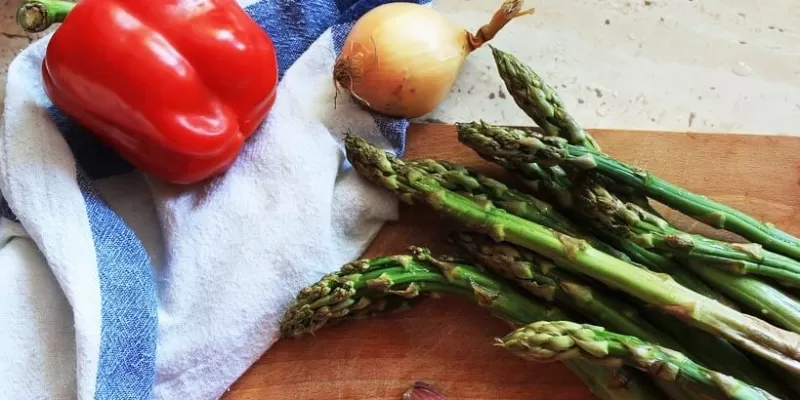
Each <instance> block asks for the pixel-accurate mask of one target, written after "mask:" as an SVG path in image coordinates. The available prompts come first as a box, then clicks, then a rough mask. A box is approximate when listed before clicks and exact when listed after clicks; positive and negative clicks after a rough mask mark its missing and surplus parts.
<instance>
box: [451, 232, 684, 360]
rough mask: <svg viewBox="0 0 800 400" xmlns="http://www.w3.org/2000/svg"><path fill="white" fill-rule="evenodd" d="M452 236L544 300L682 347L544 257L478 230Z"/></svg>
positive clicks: (625, 306) (630, 332)
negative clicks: (492, 238)
mask: <svg viewBox="0 0 800 400" xmlns="http://www.w3.org/2000/svg"><path fill="white" fill-rule="evenodd" d="M452 239H453V241H454V242H455V243H456V244H457V245H458V246H459V247H460V248H461V249H463V250H464V251H465V252H466V253H467V254H469V255H470V256H471V257H473V258H474V259H475V261H476V262H478V263H479V264H480V265H483V266H486V267H488V268H490V269H492V270H493V271H495V272H497V273H499V274H500V275H502V276H504V277H506V278H508V279H513V280H515V281H516V282H517V283H518V284H519V286H521V287H523V288H525V289H526V290H528V291H529V292H531V293H532V294H534V295H536V296H538V297H540V298H542V299H544V300H547V301H555V302H557V303H561V304H565V305H567V306H568V307H569V308H571V309H575V310H577V311H578V312H580V313H581V314H582V315H583V316H584V317H585V318H587V319H589V320H590V321H593V322H594V323H597V324H600V325H602V326H605V327H608V328H609V329H614V330H616V331H619V332H623V333H625V334H628V335H634V336H637V337H640V338H643V339H644V340H647V341H651V342H655V343H658V344H660V345H663V346H668V347H670V348H674V349H677V350H681V351H684V350H683V348H682V347H681V346H680V345H679V344H678V342H676V341H675V340H673V339H672V338H671V337H669V336H667V335H664V334H663V333H661V332H660V331H658V329H656V328H655V327H654V326H652V325H651V324H649V323H647V322H646V321H643V320H642V319H640V318H638V316H637V315H636V314H637V312H636V309H635V308H634V307H632V306H631V305H629V304H626V303H625V302H623V301H620V300H618V299H615V298H614V297H613V296H612V295H611V294H610V293H608V292H607V291H605V290H602V289H599V288H596V287H593V286H592V284H591V283H590V282H587V281H586V280H582V279H580V278H578V277H575V276H574V275H573V274H570V273H569V272H567V271H564V270H562V269H560V268H559V267H558V266H556V264H555V263H553V262H552V261H550V260H547V259H545V258H544V257H541V256H539V255H537V254H534V253H532V252H531V251H528V250H527V249H524V248H520V247H517V246H513V245H510V244H507V243H496V242H494V241H492V240H491V239H489V238H488V237H487V236H485V235H481V234H475V233H468V232H460V233H458V234H455V235H453V236H452Z"/></svg>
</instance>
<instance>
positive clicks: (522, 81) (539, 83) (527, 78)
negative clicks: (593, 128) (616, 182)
mask: <svg viewBox="0 0 800 400" xmlns="http://www.w3.org/2000/svg"><path fill="white" fill-rule="evenodd" d="M489 48H490V49H491V50H492V56H493V57H494V61H495V65H496V66H497V71H498V72H499V73H500V78H501V79H502V80H503V82H504V83H505V85H506V89H507V90H508V93H509V94H511V97H512V98H513V99H514V102H516V103H517V105H518V106H519V108H520V109H522V111H524V112H525V114H528V116H529V117H531V119H532V120H533V121H534V122H536V125H539V127H540V128H542V130H543V131H544V132H545V134H547V135H549V136H559V137H562V138H565V139H567V140H568V141H569V142H570V143H572V144H575V145H578V146H586V148H589V149H592V150H596V151H600V146H599V145H598V144H597V141H595V140H594V138H593V137H592V136H591V135H590V134H589V133H587V132H586V131H585V130H583V128H581V126H580V125H579V124H578V123H577V122H575V120H574V119H573V118H572V116H571V115H569V113H567V112H566V110H565V108H564V105H563V103H562V102H561V99H560V98H559V97H558V94H557V93H556V91H555V90H553V88H551V87H550V86H549V85H548V84H547V83H545V82H544V81H543V80H542V78H541V77H540V76H539V74H537V73H536V72H534V71H533V70H532V69H530V68H529V67H528V66H526V65H525V64H523V63H522V62H521V61H520V60H519V59H517V58H516V57H514V56H513V55H511V54H509V53H506V52H504V51H502V50H499V49H497V48H496V47H494V46H489Z"/></svg>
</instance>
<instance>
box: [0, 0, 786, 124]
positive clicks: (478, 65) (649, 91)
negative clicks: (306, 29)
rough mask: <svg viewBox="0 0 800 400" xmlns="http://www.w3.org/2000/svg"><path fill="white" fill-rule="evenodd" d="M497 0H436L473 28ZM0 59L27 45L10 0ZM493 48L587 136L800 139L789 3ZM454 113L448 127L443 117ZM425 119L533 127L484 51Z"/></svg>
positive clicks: (551, 27) (520, 29)
mask: <svg viewBox="0 0 800 400" xmlns="http://www.w3.org/2000/svg"><path fill="white" fill-rule="evenodd" d="M498 3H499V0H498V1H495V0H437V1H436V6H435V7H436V8H438V9H439V10H441V11H442V12H443V13H445V15H447V16H449V17H450V18H452V19H453V20H454V21H455V22H457V23H460V24H462V25H463V26H464V27H465V28H468V29H471V30H474V29H476V28H477V27H478V26H480V25H481V24H482V23H484V22H486V20H487V17H488V16H489V15H491V13H492V12H493V10H494V9H495V8H496V7H497V4H498ZM2 4H3V5H2V10H0V12H2V18H0V62H2V64H3V67H4V68H3V75H2V80H3V87H2V88H0V98H3V97H4V95H5V90H4V85H5V71H6V68H7V66H8V63H9V62H10V61H11V60H12V59H13V57H14V56H15V55H16V54H17V53H18V52H19V51H20V50H21V49H23V48H24V47H25V46H27V45H28V44H29V43H30V41H31V40H32V37H31V36H29V35H25V34H24V33H23V32H21V31H20V30H19V28H17V26H16V24H15V21H14V11H15V9H16V7H17V5H18V4H19V3H18V0H14V1H11V0H3V3H2ZM528 5H529V6H533V7H536V9H537V13H536V14H535V15H533V16H529V17H526V18H524V19H520V20H516V21H514V22H512V23H511V24H510V25H509V26H507V27H506V29H505V30H503V31H502V32H501V34H500V35H499V36H498V37H497V38H495V40H494V41H493V42H492V43H493V44H494V45H496V46H498V47H500V48H502V49H504V50H510V51H512V52H514V53H515V54H516V55H518V56H519V57H520V58H522V59H523V60H524V61H526V62H528V63H529V64H530V65H531V66H533V67H534V69H536V70H537V71H538V72H539V73H540V74H541V75H542V76H543V77H544V78H545V79H546V80H547V81H548V82H549V83H550V84H551V85H553V86H555V87H557V88H558V90H559V94H560V95H561V97H562V98H563V100H564V102H565V103H566V105H567V107H568V108H569V109H570V110H571V112H572V113H573V114H574V115H575V116H576V118H577V119H578V120H579V121H580V122H581V123H582V124H583V125H584V126H587V127H605V128H632V129H661V130H675V131H683V130H693V131H716V132H754V133H777V134H800V126H798V123H797V121H800V28H797V27H798V26H800V8H798V7H796V5H795V4H794V2H793V1H792V0H775V1H771V2H755V1H752V0H732V1H723V0H704V1H691V0H685V1H674V0H673V1H667V0H653V1H645V0H639V1H624V0H604V1H601V0H569V1H560V0H541V1H530V0H529V1H528ZM443 115H447V116H448V118H444V117H442V116H443ZM429 118H430V119H434V120H444V121H446V122H454V121H456V120H465V119H475V118H483V119H485V120H487V121H490V122H497V123H510V124H516V123H523V124H530V123H531V122H530V121H529V120H528V119H527V118H526V117H525V116H524V114H522V113H521V112H520V111H519V110H518V109H517V108H516V107H515V106H514V104H513V102H512V101H511V99H510V98H508V97H507V96H506V94H505V93H504V90H503V88H502V83H501V82H500V80H499V78H498V77H497V75H496V73H495V71H494V69H493V65H492V63H491V55H490V53H489V51H488V49H480V50H478V51H477V52H475V53H474V54H472V55H471V56H470V58H469V62H468V63H467V64H466V65H465V68H464V71H463V74H462V75H461V78H460V79H459V81H458V84H457V86H456V87H455V88H454V89H453V93H452V94H451V96H450V97H449V98H448V99H447V101H445V103H444V104H442V105H441V110H440V111H438V112H435V113H433V114H432V115H430V116H429Z"/></svg>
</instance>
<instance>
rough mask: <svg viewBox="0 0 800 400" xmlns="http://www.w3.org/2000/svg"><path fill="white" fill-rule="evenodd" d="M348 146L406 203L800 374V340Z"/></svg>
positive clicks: (359, 165)
mask: <svg viewBox="0 0 800 400" xmlns="http://www.w3.org/2000/svg"><path fill="white" fill-rule="evenodd" d="M345 148H346V153H347V158H348V160H349V161H350V163H351V164H352V165H353V166H354V168H355V170H356V171H358V172H359V173H360V174H361V175H362V176H363V177H365V178H366V179H368V180H370V181H372V182H373V183H375V184H377V185H379V186H382V187H384V188H386V189H388V190H390V191H391V192H393V193H394V194H395V195H397V196H398V197H399V198H401V199H403V200H404V201H408V202H411V203H413V202H415V201H417V202H422V203H425V204H427V205H428V206H430V207H432V208H433V209H435V210H437V211H438V212H440V213H442V214H445V215H448V216H450V217H453V218H454V219H456V220H458V221H460V222H461V223H463V224H465V225H466V226H467V227H468V228H469V229H473V230H476V231H479V232H483V233H488V234H489V235H490V236H492V238H493V239H495V240H496V241H507V242H510V243H513V244H516V245H519V246H521V247H525V248H528V249H529V250H532V251H533V252H535V253H538V254H541V255H542V256H544V257H547V258H549V259H552V260H554V261H557V262H560V263H563V264H562V265H564V266H566V267H568V268H569V269H570V270H572V272H574V273H578V274H583V275H586V276H588V277H590V278H593V279H595V280H597V281H600V282H603V283H605V284H606V285H607V286H609V287H611V288H614V289H617V290H620V291H622V292H625V293H627V294H629V295H630V296H632V297H634V298H637V299H639V300H641V301H643V302H645V303H647V304H651V305H653V306H654V307H658V308H660V309H661V310H663V311H665V312H667V313H669V314H672V315H675V316H677V317H679V318H681V319H683V320H685V321H687V322H688V323H690V324H692V325H694V326H697V327H698V328H700V329H703V330H705V331H708V332H710V333H713V334H717V335H720V336H721V337H723V338H725V339H727V340H729V341H731V342H732V343H734V344H736V345H738V346H740V347H742V348H744V349H746V350H748V351H750V352H752V353H753V354H756V355H759V356H761V357H763V358H764V359H766V360H769V361H771V362H772V363H774V364H776V365H779V366H781V367H782V368H784V369H786V370H787V371H790V372H792V373H793V374H795V375H800V354H798V347H800V335H797V334H795V333H793V332H789V331H785V330H782V329H779V328H777V327H775V326H772V325H770V324H768V323H766V322H764V321H762V320H759V319H758V318H754V317H752V316H749V315H746V314H743V313H741V312H738V311H736V310H734V309H731V308H730V307H727V306H725V305H723V304H721V303H718V302H716V301H713V300H711V299H709V298H707V297H705V296H703V295H700V294H698V293H696V292H693V291H691V290H689V289H687V288H685V287H683V286H681V285H679V284H678V283H677V282H675V281H674V280H673V279H672V278H671V277H669V276H664V275H663V274H657V273H653V272H650V271H647V270H644V269H641V268H639V267H637V266H634V265H632V264H630V263H627V262H625V261H623V260H620V259H617V258H615V257H613V256H610V255H608V254H606V253H603V252H601V251H599V250H597V249H595V248H593V247H591V246H590V245H588V244H587V243H586V241H583V240H580V239H576V238H573V237H570V236H568V235H565V234H562V233H559V232H557V231H553V230H550V229H548V228H546V227H543V226H541V225H539V224H536V223H533V222H530V221H527V220H525V219H522V218H519V217H517V216H515V215H513V214H509V213H507V212H505V211H504V210H502V209H500V208H497V207H495V206H494V205H492V204H490V203H485V204H479V203H476V202H475V201H473V200H471V199H469V198H467V197H464V196H461V195H459V194H457V193H454V192H452V191H449V190H447V189H445V188H444V187H442V186H441V185H440V184H439V183H438V182H437V181H436V180H435V179H432V178H430V177H427V176H426V174H425V173H424V172H423V171H420V170H419V169H415V168H411V167H408V166H406V165H405V164H404V163H403V162H402V161H400V160H399V159H397V158H396V157H394V156H393V155H391V154H389V153H387V152H385V151H383V150H381V149H379V148H377V147H375V146H372V145H370V144H368V143H367V142H366V141H365V140H364V139H361V138H359V137H357V136H353V135H348V136H347V137H346V139H345Z"/></svg>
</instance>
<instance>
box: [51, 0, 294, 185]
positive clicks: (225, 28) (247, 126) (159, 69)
mask: <svg viewBox="0 0 800 400" xmlns="http://www.w3.org/2000/svg"><path fill="white" fill-rule="evenodd" d="M277 70H278V66H277V59H276V54H275V49H274V47H273V43H272V41H271V39H270V37H269V36H268V34H267V33H266V32H265V31H264V30H263V29H261V28H260V27H259V26H258V25H257V24H256V23H255V22H254V21H253V20H252V19H251V18H250V17H249V16H248V15H247V14H246V13H245V11H244V10H243V9H242V8H241V7H240V6H239V5H238V4H237V3H236V2H235V1H234V0H161V1H158V2H155V3H154V2H149V1H141V0H82V1H80V2H79V3H78V4H77V5H76V6H75V7H74V8H73V9H72V10H71V11H70V12H69V14H68V15H67V17H66V19H65V20H64V21H63V23H62V24H61V26H59V27H58V29H57V30H56V32H55V33H54V34H53V37H52V39H51V41H50V43H49V45H48V47H47V53H46V55H45V61H44V63H43V66H42V72H43V79H44V86H45V91H46V93H47V95H48V96H49V97H50V99H51V100H52V102H53V103H54V105H55V106H56V107H57V108H59V109H60V110H61V111H62V112H64V113H65V114H67V115H68V116H69V117H71V118H72V119H73V120H75V121H76V122H78V123H80V124H81V125H83V126H84V127H86V128H87V129H88V130H89V131H91V132H92V133H93V134H94V135H97V136H98V137H99V138H100V140H102V141H103V142H105V143H107V144H108V145H109V146H111V147H112V148H113V149H114V150H115V151H117V152H118V153H119V154H120V155H121V156H122V157H124V158H125V159H127V160H128V161H129V162H130V163H131V164H133V165H134V166H136V167H137V168H139V169H141V170H142V171H144V172H146V173H148V174H149V175H151V176H152V177H154V178H156V179H158V180H161V181H165V182H169V183H176V184H191V183H196V182H199V181H202V180H205V179H207V178H209V177H212V176H216V175H218V174H220V173H222V172H224V171H225V170H226V169H227V168H228V167H229V166H230V165H231V164H232V163H233V161H234V160H235V159H236V157H237V155H238V154H239V151H240V149H241V147H242V145H243V142H244V141H245V139H247V138H248V137H249V136H250V135H251V134H252V133H253V132H254V131H255V130H256V128H257V127H258V125H259V124H260V123H261V122H262V121H263V120H264V118H265V117H266V115H267V113H268V112H269V110H270V108H271V107H272V105H273V103H274V101H275V91H276V86H277V81H278V72H277Z"/></svg>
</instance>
